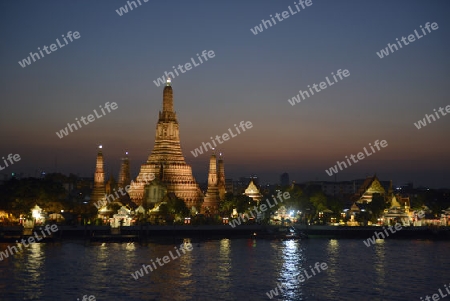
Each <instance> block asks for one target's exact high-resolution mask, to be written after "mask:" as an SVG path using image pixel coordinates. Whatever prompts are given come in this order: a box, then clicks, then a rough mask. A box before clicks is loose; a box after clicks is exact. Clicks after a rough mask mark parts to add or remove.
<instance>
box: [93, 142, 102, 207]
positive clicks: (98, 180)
mask: <svg viewBox="0 0 450 301" xmlns="http://www.w3.org/2000/svg"><path fill="white" fill-rule="evenodd" d="M104 197H105V171H104V163H103V153H102V146H101V145H99V147H98V153H97V163H96V166H95V174H94V189H93V190H92V195H91V202H92V203H96V202H98V201H99V200H101V199H103V198H104Z"/></svg>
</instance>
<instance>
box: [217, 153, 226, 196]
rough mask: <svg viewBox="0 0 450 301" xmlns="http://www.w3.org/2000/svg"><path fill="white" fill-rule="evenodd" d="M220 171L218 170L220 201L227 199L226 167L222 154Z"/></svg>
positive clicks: (220, 155) (220, 154)
mask: <svg viewBox="0 0 450 301" xmlns="http://www.w3.org/2000/svg"><path fill="white" fill-rule="evenodd" d="M218 162H219V163H218V165H219V166H218V170H217V188H218V189H219V198H220V200H224V199H225V193H226V191H225V167H224V165H223V157H222V153H219V161H218Z"/></svg>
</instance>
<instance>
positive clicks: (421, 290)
mask: <svg viewBox="0 0 450 301" xmlns="http://www.w3.org/2000/svg"><path fill="white" fill-rule="evenodd" d="M180 243H181V241H177V242H175V243H170V244H169V243H150V244H148V245H147V246H141V245H139V244H137V243H131V244H127V243H123V244H119V243H106V244H101V243H98V244H85V243H84V242H82V241H80V242H76V241H64V242H61V243H47V244H44V243H35V244H32V245H31V246H30V247H29V248H28V249H26V250H25V251H23V252H20V253H18V254H15V255H14V256H12V257H9V258H7V259H4V260H3V261H0V300H2V301H3V300H8V301H9V300H53V301H54V300H64V301H66V300H74V301H75V300H77V298H78V299H79V300H82V297H83V295H94V296H95V297H96V300H180V301H181V300H270V299H269V297H268V296H267V295H266V293H267V292H269V291H270V290H272V289H275V287H276V286H277V283H279V282H281V283H283V284H284V285H285V286H286V288H284V291H283V292H282V293H281V295H279V296H276V297H274V298H273V299H272V300H405V301H409V300H420V297H423V298H424V297H425V296H426V295H430V296H431V295H432V294H435V293H437V292H438V289H443V291H444V292H445V290H444V284H446V285H448V284H449V282H450V259H449V254H450V242H431V241H418V240H386V241H378V242H377V244H376V245H375V246H371V247H366V246H365V245H364V244H363V242H362V240H357V239H354V240H352V239H339V240H337V239H310V240H305V241H269V240H251V239H222V240H212V241H205V242H200V243H198V242H196V243H192V246H193V250H192V251H191V252H186V254H184V255H182V256H181V257H179V258H176V259H174V260H171V261H170V262H169V263H167V264H164V265H163V266H158V265H157V269H156V270H154V271H153V272H149V273H148V274H144V276H143V277H141V278H139V279H138V280H135V279H134V278H133V277H132V276H131V273H134V272H135V271H136V270H138V269H140V268H142V265H143V264H151V260H153V261H156V258H157V257H159V258H162V257H163V256H166V255H169V251H172V253H173V254H174V255H175V256H176V253H175V252H173V250H175V249H174V247H175V246H177V247H179V245H180ZM7 246H8V244H0V251H3V250H5V248H7ZM316 262H325V263H327V265H328V269H327V270H325V271H322V272H320V273H317V275H315V276H313V277H312V278H310V279H308V280H306V281H305V282H303V283H301V282H299V281H298V275H299V274H300V273H302V271H303V270H305V269H306V270H307V272H308V273H309V274H311V272H310V268H309V266H310V265H311V266H313V265H314V264H315V263H316ZM161 263H163V262H161ZM155 264H157V263H155ZM303 273H304V272H303ZM447 298H448V299H449V300H450V296H449V297H447ZM424 299H425V298H424ZM444 300H445V299H444Z"/></svg>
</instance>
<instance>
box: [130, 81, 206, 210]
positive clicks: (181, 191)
mask: <svg viewBox="0 0 450 301" xmlns="http://www.w3.org/2000/svg"><path fill="white" fill-rule="evenodd" d="M152 174H154V176H155V178H156V179H158V180H159V181H160V182H161V184H162V185H164V186H165V187H167V193H174V194H175V195H176V196H177V197H178V198H180V199H182V200H183V201H184V202H185V203H186V205H187V207H188V208H192V207H193V206H194V207H195V209H196V210H197V211H198V210H199V209H200V206H201V202H202V200H203V193H202V192H201V190H200V187H199V186H198V184H197V182H196V181H195V178H194V176H193V175H192V169H191V167H190V166H189V165H187V164H186V162H185V159H184V156H183V153H182V151H181V144H180V130H179V125H178V121H177V116H176V113H175V111H174V110H173V90H172V86H171V81H170V79H167V83H166V86H165V87H164V91H163V105H162V111H160V112H159V118H158V123H157V124H156V135H155V145H154V147H153V151H152V152H151V154H150V156H149V157H148V159H147V162H146V163H144V164H142V166H141V170H140V172H139V175H138V176H137V179H136V182H137V183H139V184H137V185H133V186H132V187H131V190H130V192H129V195H130V198H131V199H132V200H133V201H134V202H135V203H136V204H137V205H141V204H142V201H143V198H144V188H145V187H144V186H145V184H142V182H143V181H145V179H148V178H150V177H151V175H152Z"/></svg>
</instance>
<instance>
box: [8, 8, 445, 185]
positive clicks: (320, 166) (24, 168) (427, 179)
mask: <svg viewBox="0 0 450 301" xmlns="http://www.w3.org/2000/svg"><path fill="white" fill-rule="evenodd" d="M130 2H132V1H130ZM308 3H312V4H311V5H307V4H306V5H305V7H302V6H299V8H295V5H294V4H293V1H287V0H286V1H285V0H282V1H280V2H273V1H266V0H263V1H254V2H252V1H248V2H245V3H241V2H237V1H236V2H235V1H228V2H217V3H212V2H210V1H203V0H196V1H194V2H189V3H186V2H179V3H175V4H172V5H169V4H167V3H163V2H157V1H154V2H152V1H148V2H145V5H144V3H142V5H140V6H136V7H134V8H133V10H131V9H130V8H129V11H128V12H127V13H125V12H124V11H123V9H122V11H121V14H119V13H118V12H117V11H116V10H118V9H119V8H121V7H124V6H126V5H127V1H122V0H114V1H97V2H94V3H92V2H87V1H77V2H59V1H46V2H38V3H37V2H3V3H1V4H0V25H1V26H0V37H1V38H2V41H3V43H2V46H0V53H1V58H0V95H2V108H1V110H0V139H1V140H0V141H1V143H0V158H3V157H4V158H5V159H6V158H7V157H8V155H9V154H12V155H15V154H17V155H19V156H20V160H18V161H15V162H14V164H12V165H10V166H8V167H6V168H5V169H3V170H0V174H11V173H12V172H15V173H21V172H23V173H24V175H25V176H28V175H30V176H35V175H36V174H38V173H39V172H40V171H45V172H55V171H57V172H61V173H64V174H69V173H73V174H78V175H80V176H89V177H92V176H93V175H94V171H95V160H96V153H97V146H98V145H100V144H102V145H103V155H104V160H105V172H106V174H107V175H108V176H109V174H110V173H112V175H113V176H114V177H115V178H116V179H117V178H118V175H119V169H120V159H121V158H122V156H123V154H124V153H125V151H128V152H129V158H130V170H131V175H132V177H133V178H134V177H136V175H137V174H138V172H139V167H140V166H141V165H142V164H143V163H144V162H146V161H147V158H148V156H149V155H150V152H151V150H152V149H153V146H154V140H155V128H156V123H157V120H158V112H159V111H161V110H162V92H163V87H164V85H162V84H161V80H160V79H162V76H165V75H166V74H169V75H170V72H172V73H174V75H176V76H174V78H172V87H173V91H174V110H175V111H176V113H177V116H178V121H179V128H180V137H181V147H182V150H183V154H184V157H185V158H186V162H187V163H188V164H189V165H190V166H191V167H192V170H193V174H194V176H195V178H196V180H197V182H199V183H204V182H206V181H207V173H208V162H209V156H210V155H211V150H210V149H207V148H206V147H204V150H205V151H204V152H203V154H200V155H197V156H194V155H193V152H195V149H196V148H198V147H199V146H200V145H202V143H203V142H204V143H206V142H211V139H212V138H211V137H216V136H217V135H219V136H220V137H222V135H223V134H224V133H227V132H228V131H229V129H232V130H233V131H234V129H235V124H236V125H239V124H240V122H241V121H244V122H246V121H248V122H251V124H252V127H251V130H247V131H246V132H244V133H241V134H239V135H236V136H235V137H234V138H233V139H228V140H227V141H223V143H221V144H220V145H218V148H217V150H218V151H221V152H223V154H224V163H225V175H226V178H234V179H238V178H239V177H241V176H249V175H254V174H256V175H258V177H259V178H260V183H278V182H279V180H280V175H281V174H283V173H284V172H287V173H289V178H290V180H291V181H296V182H306V181H316V180H317V181H334V180H337V181H344V180H353V179H361V178H365V177H367V176H372V175H374V174H377V177H378V178H379V179H380V180H392V181H393V182H394V184H395V185H401V184H404V183H406V182H413V183H414V186H415V187H418V186H428V187H430V188H442V187H447V188H449V187H450V142H449V140H448V139H447V136H448V133H449V130H450V117H447V116H446V114H445V113H446V112H447V111H446V108H447V106H448V105H450V102H448V88H447V86H448V82H449V80H450V72H449V70H450V61H449V60H448V53H450V41H449V39H448V38H447V37H448V36H449V35H450V26H449V25H448V23H449V21H448V16H447V15H448V11H449V9H450V2H448V1H444V0H440V1H433V2H432V3H427V4H424V2H423V1H394V2H375V1H374V2H361V1H357V0H349V1H339V2H336V1H314V0H312V1H309V2H308ZM289 7H291V8H292V10H289ZM169 10H170V15H168V14H167V12H168V11H169ZM284 11H289V12H290V14H287V13H286V14H284V13H283V12H284ZM275 14H280V16H282V18H281V20H280V17H276V15H275ZM272 18H275V19H274V20H272ZM268 20H271V23H273V24H271V25H270V26H269V23H268ZM264 21H265V22H264ZM275 21H276V22H275ZM264 24H266V26H265V27H264V28H263V25H264ZM255 26H261V27H260V28H261V30H259V33H258V34H255V33H254V32H255ZM266 27H267V28H266ZM411 35H413V37H411ZM400 41H401V42H400ZM406 43H408V44H406ZM52 45H55V46H52ZM56 45H58V47H59V48H57V47H56ZM389 45H390V46H389ZM392 45H394V46H395V47H394V46H392ZM46 49H47V50H46ZM41 52H42V53H41ZM35 54H38V55H35ZM212 54H214V56H212ZM381 54H382V56H383V57H381ZM202 55H204V56H202ZM38 56H39V58H38ZM27 57H28V58H29V61H30V64H27V63H24V62H23V60H24V59H26V58H27ZM204 57H208V58H209V59H208V60H205V59H204ZM200 60H201V61H200ZM194 62H195V63H194ZM191 63H192V65H190V64H191ZM188 64H189V65H188ZM25 65H26V66H25ZM179 65H181V66H183V68H182V69H179V68H178V66H179ZM182 70H184V71H185V72H182ZM338 70H341V72H340V74H342V71H344V70H348V72H349V76H347V77H342V78H339V77H338V75H337V74H338V72H337V71H338ZM175 71H176V72H178V73H176V74H175ZM344 76H345V75H344ZM333 77H336V79H334V78H333ZM327 79H328V81H327ZM158 80H159V84H160V86H158V85H157V84H156V83H158ZM155 81H156V83H155ZM305 91H307V93H308V96H307V95H306V94H305ZM302 92H303V93H302ZM319 92H320V93H319ZM302 95H303V96H302ZM293 97H294V98H295V99H293ZM106 103H110V104H112V103H116V104H117V108H116V109H113V111H111V112H108V111H105V114H103V115H96V116H97V119H92V118H91V120H89V117H88V119H87V120H88V121H89V123H88V124H89V126H87V124H86V123H83V126H82V127H78V128H77V129H76V130H73V131H72V132H70V133H68V134H67V135H65V136H64V137H62V138H59V135H57V134H56V133H57V132H59V131H60V130H61V129H64V128H65V127H67V124H68V123H75V122H77V119H76V118H78V121H79V122H81V119H80V118H81V117H84V116H88V115H89V114H92V112H93V111H94V110H97V112H98V113H100V111H99V108H100V109H102V110H103V106H104V105H105V104H106ZM293 103H294V104H295V105H294V104H293ZM441 108H442V110H441ZM105 110H106V107H105ZM437 112H439V113H437ZM100 114H101V113H100ZM80 116H81V117H80ZM430 116H431V117H430ZM94 121H95V122H94ZM376 140H379V141H387V146H386V147H383V148H382V150H380V151H377V152H376V153H373V154H371V156H366V157H365V158H364V160H359V161H358V163H355V161H351V162H352V164H351V166H350V165H349V164H347V165H348V166H347V167H346V168H342V169H339V171H338V173H334V174H333V175H331V176H330V175H329V173H327V172H326V170H329V169H330V167H333V166H335V165H337V162H338V161H341V162H342V161H344V160H345V162H347V161H346V160H347V159H346V156H347V158H351V155H354V156H355V157H354V158H357V156H358V153H359V152H361V150H363V148H364V147H366V148H367V150H368V151H369V143H372V144H373V143H374V141H376ZM3 160H4V159H1V160H0V162H4V161H3ZM347 163H348V162H347ZM353 163H355V164H353ZM2 166H4V164H2Z"/></svg>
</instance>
